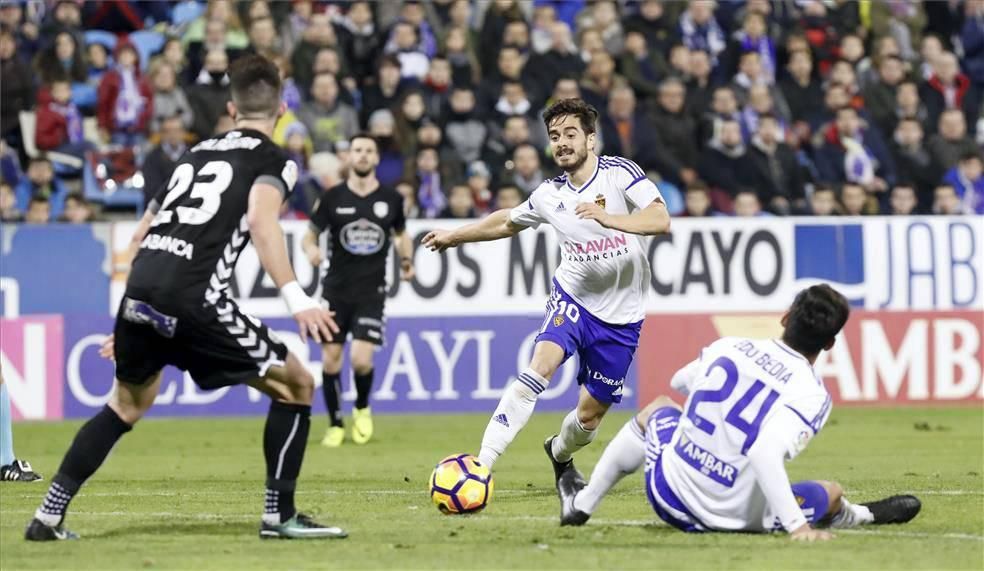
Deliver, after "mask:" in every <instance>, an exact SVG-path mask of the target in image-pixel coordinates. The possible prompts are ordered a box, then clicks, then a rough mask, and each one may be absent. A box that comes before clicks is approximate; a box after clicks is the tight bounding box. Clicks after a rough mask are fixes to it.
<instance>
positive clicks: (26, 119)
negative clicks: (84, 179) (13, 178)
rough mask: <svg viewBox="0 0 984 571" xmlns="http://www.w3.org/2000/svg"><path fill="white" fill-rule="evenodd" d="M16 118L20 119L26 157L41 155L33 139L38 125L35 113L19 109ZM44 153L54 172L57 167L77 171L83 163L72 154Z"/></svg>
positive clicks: (57, 170) (57, 169)
mask: <svg viewBox="0 0 984 571" xmlns="http://www.w3.org/2000/svg"><path fill="white" fill-rule="evenodd" d="M18 120H19V121H20V128H21V136H22V139H23V142H24V152H25V153H26V154H27V156H28V157H32V158H33V157H38V156H41V151H40V150H39V149H38V147H37V144H36V143H35V140H34V137H35V134H36V131H37V126H38V117H37V115H35V113H34V111H21V112H20V113H19V114H18ZM44 154H45V156H47V157H48V160H50V161H51V164H52V166H53V167H55V172H59V168H61V169H62V171H64V170H65V169H68V170H70V171H74V172H77V171H78V170H79V169H81V168H82V165H83V164H84V163H83V161H82V159H80V158H78V157H74V156H72V155H66V154H65V153H59V152H56V151H47V152H46V153H44Z"/></svg>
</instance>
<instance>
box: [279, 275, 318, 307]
mask: <svg viewBox="0 0 984 571" xmlns="http://www.w3.org/2000/svg"><path fill="white" fill-rule="evenodd" d="M280 295H281V297H283V298H284V301H285V302H286V303H287V311H289V312H290V314H291V315H297V314H298V313H300V312H302V311H307V310H309V309H318V308H319V307H320V306H319V305H318V302H316V301H314V300H313V299H311V298H310V296H308V294H306V293H304V290H303V289H302V288H301V284H299V283H297V280H294V281H292V282H290V283H289V284H287V285H285V286H284V287H282V288H280Z"/></svg>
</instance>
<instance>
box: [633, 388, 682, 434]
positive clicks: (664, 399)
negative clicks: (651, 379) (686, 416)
mask: <svg viewBox="0 0 984 571" xmlns="http://www.w3.org/2000/svg"><path fill="white" fill-rule="evenodd" d="M664 407H669V408H675V409H677V410H683V409H682V408H681V407H680V405H678V404H677V403H676V402H675V401H674V400H673V399H671V398H670V397H668V396H665V395H660V396H658V397H656V398H654V399H653V400H652V401H650V402H649V404H647V405H646V406H645V407H644V408H643V409H642V410H641V411H639V414H637V415H636V422H637V423H638V424H639V426H640V427H642V428H645V427H646V422H647V421H648V420H649V417H650V416H652V415H653V413H654V412H656V411H657V410H659V409H661V408H664Z"/></svg>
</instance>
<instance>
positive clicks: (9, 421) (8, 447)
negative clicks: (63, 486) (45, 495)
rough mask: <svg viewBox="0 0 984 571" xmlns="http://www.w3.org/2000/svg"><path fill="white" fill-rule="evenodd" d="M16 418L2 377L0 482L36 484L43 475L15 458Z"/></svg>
mask: <svg viewBox="0 0 984 571" xmlns="http://www.w3.org/2000/svg"><path fill="white" fill-rule="evenodd" d="M13 423H14V417H13V415H12V414H11V412H10V394H9V393H8V392H7V385H6V384H4V382H3V375H0V481H7V482H36V481H38V480H40V479H41V475H40V474H38V473H37V472H35V471H34V468H31V464H30V462H26V461H24V460H17V459H16V458H15V457H14V427H13Z"/></svg>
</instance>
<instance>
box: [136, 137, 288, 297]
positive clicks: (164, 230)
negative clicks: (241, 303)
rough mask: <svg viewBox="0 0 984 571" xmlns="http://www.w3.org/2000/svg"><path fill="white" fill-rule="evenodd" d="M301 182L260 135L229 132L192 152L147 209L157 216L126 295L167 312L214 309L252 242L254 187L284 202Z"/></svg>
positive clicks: (281, 153) (278, 151)
mask: <svg viewBox="0 0 984 571" xmlns="http://www.w3.org/2000/svg"><path fill="white" fill-rule="evenodd" d="M296 182H297V165H296V164H295V163H294V161H292V160H290V158H289V157H288V155H287V153H286V152H285V151H284V150H283V149H281V148H280V147H278V146H277V145H276V144H274V143H273V142H272V141H270V139H269V138H267V137H266V135H264V134H262V133H260V132H259V131H255V130H252V129H240V130H235V131H230V132H228V133H224V134H221V135H216V136H215V137H213V138H211V139H206V140H204V141H202V142H200V143H198V144H197V145H195V146H194V147H192V148H191V149H190V150H189V151H188V152H187V153H185V155H184V156H183V157H182V158H181V160H179V161H178V163H177V165H175V168H174V172H173V173H172V175H171V178H170V180H169V181H168V183H167V186H166V187H165V188H163V189H161V190H160V191H159V192H158V193H157V196H156V197H155V198H154V200H153V201H152V202H151V204H150V205H148V208H149V209H151V211H152V212H154V211H156V216H155V217H154V221H153V223H152V225H151V228H150V231H149V232H148V233H147V236H146V237H145V238H144V239H143V242H142V243H141V244H140V250H139V252H138V253H137V256H136V258H135V259H134V260H133V267H132V269H131V271H130V277H129V279H128V281H127V296H128V297H131V298H135V299H140V300H143V301H147V302H150V303H153V304H154V306H155V307H158V308H160V309H162V310H166V308H169V307H182V308H188V307H189V305H191V306H192V307H201V305H202V304H203V303H204V304H206V305H212V306H214V305H216V304H217V303H218V301H219V300H220V299H222V298H223V297H224V296H226V294H227V290H228V287H229V280H230V279H231V278H232V272H233V268H234V267H235V265H236V261H237V260H238V258H239V253H240V252H242V250H243V249H244V248H245V247H246V244H247V243H249V226H248V224H247V221H246V210H247V207H248V204H249V193H250V189H252V187H253V185H254V184H256V183H266V184H270V185H272V186H274V187H275V188H278V189H280V191H281V192H282V193H283V195H284V198H285V199H286V198H287V196H288V195H289V193H291V192H292V191H293V189H294V184H295V183H296Z"/></svg>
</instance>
